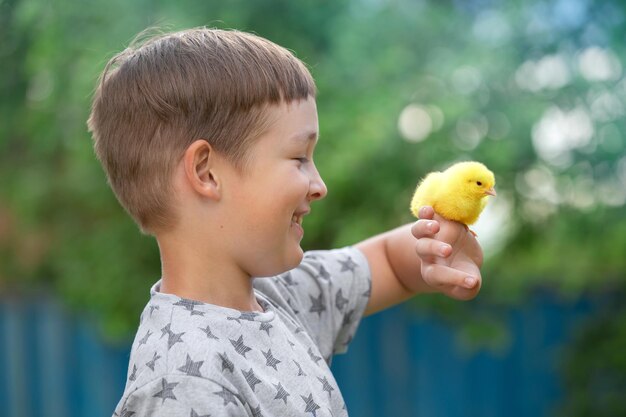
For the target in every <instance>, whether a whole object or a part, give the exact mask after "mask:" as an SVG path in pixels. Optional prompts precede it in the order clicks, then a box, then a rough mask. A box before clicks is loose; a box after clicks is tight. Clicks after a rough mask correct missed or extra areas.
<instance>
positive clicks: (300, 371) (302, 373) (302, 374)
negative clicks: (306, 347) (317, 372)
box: [292, 359, 307, 376]
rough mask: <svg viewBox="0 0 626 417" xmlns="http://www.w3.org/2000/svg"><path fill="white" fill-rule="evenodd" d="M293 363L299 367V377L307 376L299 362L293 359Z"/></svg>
mask: <svg viewBox="0 0 626 417" xmlns="http://www.w3.org/2000/svg"><path fill="white" fill-rule="evenodd" d="M292 361H293V363H295V364H296V366H297V367H298V375H297V376H307V375H306V374H305V373H304V371H303V370H302V367H301V366H300V364H299V363H298V362H296V360H295V359H292Z"/></svg>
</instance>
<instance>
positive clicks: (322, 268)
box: [318, 265, 330, 281]
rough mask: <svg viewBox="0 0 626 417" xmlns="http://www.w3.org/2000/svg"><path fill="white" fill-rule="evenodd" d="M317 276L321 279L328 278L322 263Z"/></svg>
mask: <svg viewBox="0 0 626 417" xmlns="http://www.w3.org/2000/svg"><path fill="white" fill-rule="evenodd" d="M318 277H319V278H321V279H323V280H324V281H328V280H329V279H330V274H329V273H328V271H327V270H326V268H324V265H320V269H319V275H318Z"/></svg>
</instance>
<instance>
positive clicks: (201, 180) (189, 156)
mask: <svg viewBox="0 0 626 417" xmlns="http://www.w3.org/2000/svg"><path fill="white" fill-rule="evenodd" d="M215 159H216V154H215V150H214V149H213V147H212V146H211V145H210V144H209V142H207V141H206V140H204V139H198V140H196V141H195V142H193V143H192V144H191V145H189V147H188V148H187V149H186V150H185V154H184V155H183V164H184V167H185V176H186V178H187V181H188V182H189V185H190V186H191V188H193V189H194V191H196V192H197V193H199V194H201V195H203V196H205V197H208V198H212V199H216V200H219V199H220V197H221V191H222V190H221V184H220V181H219V179H218V177H217V175H216V173H215V162H216V161H215Z"/></svg>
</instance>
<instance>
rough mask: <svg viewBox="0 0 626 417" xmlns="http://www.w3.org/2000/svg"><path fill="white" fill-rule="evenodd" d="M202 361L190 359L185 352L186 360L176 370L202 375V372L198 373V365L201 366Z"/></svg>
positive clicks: (190, 374)
mask: <svg viewBox="0 0 626 417" xmlns="http://www.w3.org/2000/svg"><path fill="white" fill-rule="evenodd" d="M203 363H204V361H198V362H194V361H192V360H191V357H190V356H189V354H187V361H186V362H185V364H184V365H183V366H181V367H180V368H178V370H179V371H181V372H184V373H186V374H187V375H189V376H199V377H202V374H200V367H201V366H202V364H203Z"/></svg>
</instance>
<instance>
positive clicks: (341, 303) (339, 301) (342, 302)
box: [335, 288, 349, 311]
mask: <svg viewBox="0 0 626 417" xmlns="http://www.w3.org/2000/svg"><path fill="white" fill-rule="evenodd" d="M348 301H349V300H348V299H347V298H345V297H344V296H343V290H342V289H341V288H339V291H337V296H336V297H335V306H337V310H339V311H343V308H344V307H345V306H346V304H348Z"/></svg>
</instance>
